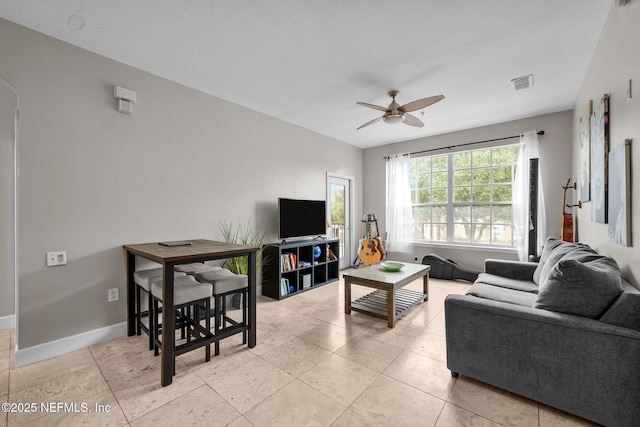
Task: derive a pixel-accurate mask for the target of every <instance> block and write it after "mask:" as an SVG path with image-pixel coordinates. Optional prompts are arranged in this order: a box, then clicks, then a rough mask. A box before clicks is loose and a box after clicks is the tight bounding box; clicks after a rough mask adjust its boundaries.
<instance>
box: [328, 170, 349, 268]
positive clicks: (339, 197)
mask: <svg viewBox="0 0 640 427" xmlns="http://www.w3.org/2000/svg"><path fill="white" fill-rule="evenodd" d="M352 188H353V178H352V177H348V176H340V175H335V174H331V173H327V218H329V227H330V232H329V233H328V235H329V237H330V238H333V239H338V240H339V241H340V269H341V270H343V269H345V268H349V267H351V257H352V250H353V249H352V247H353V245H352V239H353V235H352V234H353V227H352V222H353V213H352V210H351V207H352V203H351V201H352V199H351V197H352V191H351V190H352Z"/></svg>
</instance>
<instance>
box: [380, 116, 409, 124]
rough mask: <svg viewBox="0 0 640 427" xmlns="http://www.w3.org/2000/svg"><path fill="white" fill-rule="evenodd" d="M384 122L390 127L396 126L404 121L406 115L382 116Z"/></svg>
mask: <svg viewBox="0 0 640 427" xmlns="http://www.w3.org/2000/svg"><path fill="white" fill-rule="evenodd" d="M382 120H383V121H384V122H385V123H386V124H388V125H395V124H398V123H400V122H402V121H404V114H389V115H384V116H382Z"/></svg>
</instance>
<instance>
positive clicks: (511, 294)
mask: <svg viewBox="0 0 640 427" xmlns="http://www.w3.org/2000/svg"><path fill="white" fill-rule="evenodd" d="M467 295H473V296H475V297H478V298H485V299H490V300H492V301H500V302H508V303H509V304H516V305H523V306H525V307H531V306H532V305H533V303H535V301H536V294H534V293H531V292H522V291H517V290H515V289H509V288H502V287H500V286H492V285H488V284H486V283H479V282H476V283H474V285H473V286H472V287H471V288H469V290H468V291H467Z"/></svg>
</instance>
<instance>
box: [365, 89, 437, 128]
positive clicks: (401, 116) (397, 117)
mask: <svg viewBox="0 0 640 427" xmlns="http://www.w3.org/2000/svg"><path fill="white" fill-rule="evenodd" d="M397 95H398V91H397V90H392V91H389V96H390V97H391V104H389V106H388V107H381V106H379V105H374V104H368V103H366V102H357V104H358V105H362V106H364V107H369V108H373V109H374V110H379V111H384V114H383V115H382V116H381V117H378V118H377V119H373V120H371V121H370V122H367V123H365V124H363V125H362V126H360V127H359V128H358V129H362V128H363V127H366V126H369V125H372V124H374V123H375V122H379V121H380V120H382V121H384V122H385V123H388V124H395V123H401V122H402V123H404V124H405V125H409V126H416V127H419V128H421V127H422V126H424V123H422V122H421V121H420V119H418V118H417V117H416V116H414V115H413V114H409V112H411V111H416V110H421V109H423V108H425V107H428V106H429V105H431V104H435V103H436V102H438V101H441V100H443V99H444V96H442V95H436V96H430V97H428V98H422V99H418V100H416V101H413V102H409V103H408V104H404V105H398V103H397V102H396V96H397Z"/></svg>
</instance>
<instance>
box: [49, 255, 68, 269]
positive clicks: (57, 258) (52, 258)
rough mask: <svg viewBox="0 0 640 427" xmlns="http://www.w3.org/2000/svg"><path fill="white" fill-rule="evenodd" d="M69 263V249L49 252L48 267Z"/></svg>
mask: <svg viewBox="0 0 640 427" xmlns="http://www.w3.org/2000/svg"><path fill="white" fill-rule="evenodd" d="M66 264H67V251H57V252H47V267H55V266H56V265H66Z"/></svg>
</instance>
